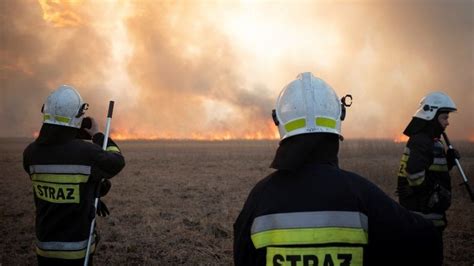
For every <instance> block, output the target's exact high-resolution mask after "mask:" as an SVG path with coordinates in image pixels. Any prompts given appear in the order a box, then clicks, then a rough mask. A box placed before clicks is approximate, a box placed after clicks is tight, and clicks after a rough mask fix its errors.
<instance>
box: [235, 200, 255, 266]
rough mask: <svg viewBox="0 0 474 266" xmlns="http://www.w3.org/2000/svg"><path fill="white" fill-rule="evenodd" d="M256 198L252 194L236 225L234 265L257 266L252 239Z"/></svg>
mask: <svg viewBox="0 0 474 266" xmlns="http://www.w3.org/2000/svg"><path fill="white" fill-rule="evenodd" d="M255 204H256V202H255V197H254V195H253V191H252V192H251V193H250V195H249V197H248V199H247V201H246V202H245V204H244V207H243V209H242V211H241V212H240V214H239V216H238V217H237V219H236V221H235V223H234V246H233V247H234V265H236V266H239V265H242V266H244V265H255V261H256V252H257V251H256V249H255V247H254V245H253V243H252V239H251V230H250V229H251V227H252V223H253V219H254V215H253V213H254V209H255Z"/></svg>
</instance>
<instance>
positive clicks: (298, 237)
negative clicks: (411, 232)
mask: <svg viewBox="0 0 474 266" xmlns="http://www.w3.org/2000/svg"><path fill="white" fill-rule="evenodd" d="M251 238H252V242H253V244H254V246H255V248H257V249H258V248H263V247H266V246H271V245H296V244H301V245H304V244H327V243H351V244H367V241H368V240H367V239H368V235H367V233H366V232H365V231H364V230H363V229H362V228H342V227H323V228H297V229H276V230H268V231H263V232H259V233H256V234H253V235H252V236H251Z"/></svg>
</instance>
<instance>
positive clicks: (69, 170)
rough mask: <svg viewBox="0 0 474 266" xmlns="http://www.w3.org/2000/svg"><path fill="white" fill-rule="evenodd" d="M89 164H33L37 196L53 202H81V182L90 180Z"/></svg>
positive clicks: (33, 179) (31, 174)
mask: <svg viewBox="0 0 474 266" xmlns="http://www.w3.org/2000/svg"><path fill="white" fill-rule="evenodd" d="M90 173H91V166H88V165H56V164H54V165H53V164H51V165H50V164H45V165H31V166H30V176H31V180H32V181H33V190H34V192H35V195H36V197H37V198H39V199H41V200H44V201H48V202H52V203H79V202H80V186H79V185H80V184H81V183H86V182H87V181H88V180H89V176H90Z"/></svg>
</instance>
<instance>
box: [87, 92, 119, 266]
mask: <svg viewBox="0 0 474 266" xmlns="http://www.w3.org/2000/svg"><path fill="white" fill-rule="evenodd" d="M113 112H114V101H110V102H109V110H108V112H107V123H106V124H105V134H104V143H103V145H102V149H103V150H104V151H105V150H106V149H107V141H108V140H109V133H110V123H111V122H112V113H113ZM101 182H102V180H101V181H100V182H99V184H98V185H97V189H96V191H95V193H96V194H95V200H94V218H93V219H92V222H91V227H90V231H89V239H88V240H87V250H86V257H85V258H84V266H87V265H88V263H89V252H90V249H91V244H92V238H93V237H94V229H95V218H96V217H97V216H96V212H97V206H98V205H99V189H100V183H101Z"/></svg>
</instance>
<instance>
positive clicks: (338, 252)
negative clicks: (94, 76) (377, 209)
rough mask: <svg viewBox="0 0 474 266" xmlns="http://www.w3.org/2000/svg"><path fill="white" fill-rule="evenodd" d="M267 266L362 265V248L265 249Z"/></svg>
mask: <svg viewBox="0 0 474 266" xmlns="http://www.w3.org/2000/svg"><path fill="white" fill-rule="evenodd" d="M266 259H267V263H266V265H267V266H274V265H281V266H306V265H351V266H362V265H363V248H362V247H321V248H279V247H278V248H277V247H268V248H267V258H266Z"/></svg>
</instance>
